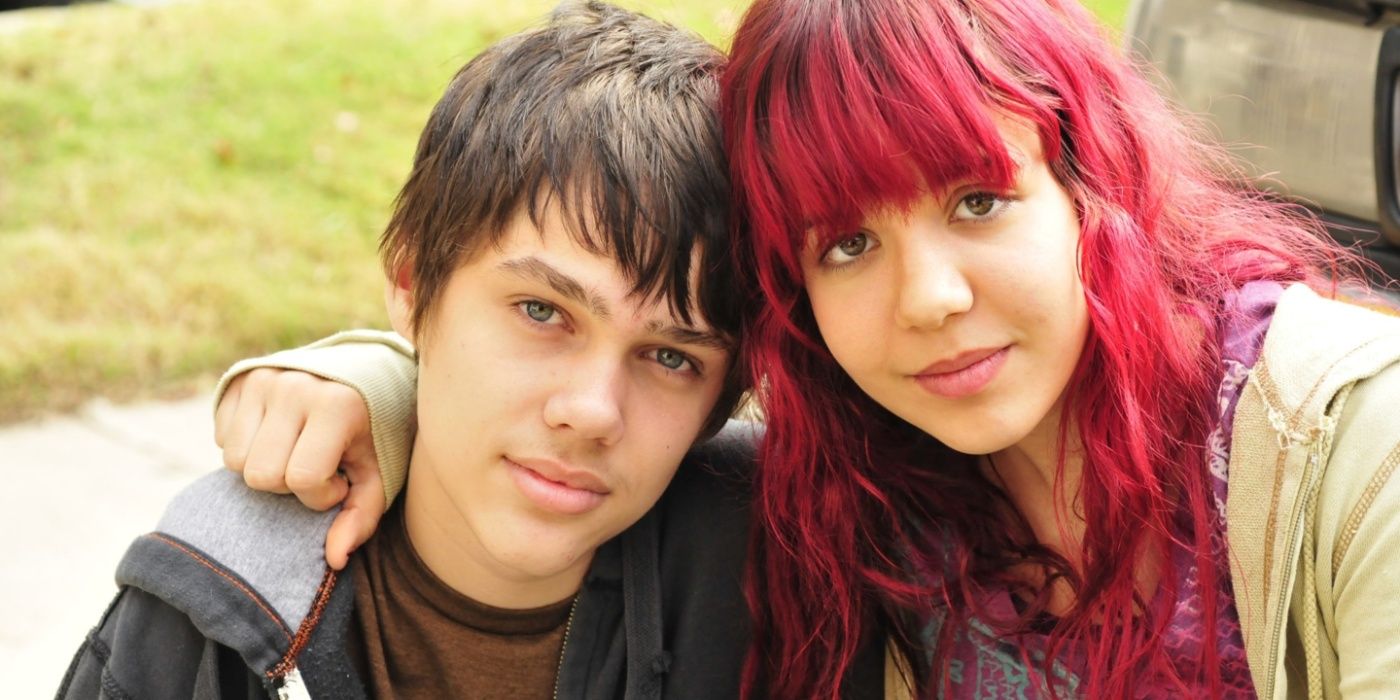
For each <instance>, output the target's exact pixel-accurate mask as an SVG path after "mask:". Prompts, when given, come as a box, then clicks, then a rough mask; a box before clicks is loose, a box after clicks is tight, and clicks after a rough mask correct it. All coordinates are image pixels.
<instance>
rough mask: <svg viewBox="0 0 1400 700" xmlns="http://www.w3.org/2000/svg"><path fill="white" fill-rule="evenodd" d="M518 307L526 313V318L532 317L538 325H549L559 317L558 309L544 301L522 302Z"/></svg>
mask: <svg viewBox="0 0 1400 700" xmlns="http://www.w3.org/2000/svg"><path fill="white" fill-rule="evenodd" d="M517 306H519V307H520V310H521V311H524V312H525V315H526V316H529V317H530V320H532V321H535V322H537V323H549V322H551V321H553V320H554V318H555V317H556V316H558V315H559V310H558V309H556V308H554V307H553V306H550V305H549V304H546V303H544V302H542V301H535V300H531V301H522V302H520V303H519V304H517Z"/></svg>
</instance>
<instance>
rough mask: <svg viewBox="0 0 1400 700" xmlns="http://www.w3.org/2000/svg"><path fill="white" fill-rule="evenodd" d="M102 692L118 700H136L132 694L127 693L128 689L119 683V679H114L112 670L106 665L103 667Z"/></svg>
mask: <svg viewBox="0 0 1400 700" xmlns="http://www.w3.org/2000/svg"><path fill="white" fill-rule="evenodd" d="M100 683H101V685H102V692H103V693H104V694H106V695H110V696H112V697H113V698H116V700H135V699H134V698H133V697H132V695H131V693H128V692H126V688H123V687H121V685H119V684H118V683H117V679H116V678H113V677H112V669H111V667H109V666H107V665H106V664H105V663H104V664H103V665H102V679H101V681H100Z"/></svg>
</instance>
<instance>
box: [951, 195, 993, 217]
mask: <svg viewBox="0 0 1400 700" xmlns="http://www.w3.org/2000/svg"><path fill="white" fill-rule="evenodd" d="M1005 205H1006V200H1005V199H1002V198H1001V197H998V196H997V195H995V194H992V193H991V192H974V193H972V194H970V195H968V196H966V197H963V198H962V201H960V202H958V208H957V211H955V212H953V218H955V219H988V218H991V217H992V216H994V215H995V214H996V213H997V212H1000V211H1001V208H1002V207H1003V206H1005Z"/></svg>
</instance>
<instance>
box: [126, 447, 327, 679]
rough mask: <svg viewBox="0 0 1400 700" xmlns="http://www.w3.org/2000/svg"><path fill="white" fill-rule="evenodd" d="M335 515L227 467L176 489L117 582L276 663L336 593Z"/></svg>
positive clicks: (254, 660)
mask: <svg viewBox="0 0 1400 700" xmlns="http://www.w3.org/2000/svg"><path fill="white" fill-rule="evenodd" d="M334 516H335V513H334V511H331V512H326V513H318V512H315V511H311V510H309V509H307V508H305V507H304V506H302V505H301V503H300V502H298V501H297V500H296V499H295V498H293V497H291V496H277V495H273V494H267V493H261V492H257V491H253V490H252V489H249V488H247V487H246V486H244V485H243V482H242V480H241V479H240V478H239V477H238V476H237V475H236V474H233V473H230V472H226V471H222V470H221V471H219V472H215V473H212V474H209V475H208V476H205V477H203V478H201V479H199V480H198V481H196V482H195V483H193V484H191V485H190V486H189V487H187V488H186V489H185V490H184V491H182V492H181V493H180V494H179V495H177V496H176V497H175V499H174V500H172V501H171V503H170V505H169V506H168V508H167V509H166V512H165V514H164V515H163V516H162V518H161V520H160V523H159V525H158V526H157V527H156V530H155V531H153V532H151V533H148V534H146V535H144V536H142V537H140V538H138V539H137V540H136V541H135V542H133V543H132V545H131V547H130V548H129V549H128V550H127V552H126V554H125V556H124V557H123V558H122V561H121V563H120V564H119V565H118V568H117V583H118V584H119V585H121V586H123V587H125V588H128V589H134V590H136V591H140V592H141V593H142V594H143V595H149V596H152V597H154V598H155V599H157V600H159V601H161V602H162V603H163V604H164V605H167V606H169V607H171V608H173V609H175V610H177V611H179V612H180V613H181V614H183V615H185V616H186V617H188V618H189V620H190V621H191V622H192V624H193V625H194V626H195V627H196V628H197V629H199V630H200V631H201V633H203V634H204V636H205V637H207V638H209V639H211V640H213V641H215V642H217V643H219V644H222V645H224V646H227V647H230V648H232V649H235V650H237V651H238V652H239V654H241V655H242V656H243V657H244V658H245V660H247V661H248V663H249V664H250V665H251V666H253V667H255V668H271V667H273V666H274V665H276V663H277V662H278V661H280V660H281V658H282V657H283V655H284V654H285V653H287V652H288V650H289V649H290V648H291V647H292V642H293V640H294V638H295V637H296V635H297V633H298V631H299V630H300V628H301V626H302V623H303V622H304V621H305V620H306V619H307V618H308V617H309V616H310V615H311V614H312V612H313V610H314V609H315V605H316V603H317V602H318V601H319V600H320V599H321V597H323V596H328V595H329V590H330V587H331V586H332V585H333V582H334V579H333V578H332V577H329V576H328V575H327V573H328V571H329V570H328V568H327V566H326V563H325V558H324V542H325V536H326V531H327V530H328V529H329V527H330V523H331V520H332V519H333V518H334Z"/></svg>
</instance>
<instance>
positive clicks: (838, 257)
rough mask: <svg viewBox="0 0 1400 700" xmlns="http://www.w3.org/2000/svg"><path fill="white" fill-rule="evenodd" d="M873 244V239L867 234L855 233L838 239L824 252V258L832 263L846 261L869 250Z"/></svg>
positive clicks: (836, 263) (837, 263) (838, 263)
mask: <svg viewBox="0 0 1400 700" xmlns="http://www.w3.org/2000/svg"><path fill="white" fill-rule="evenodd" d="M873 246H874V241H873V240H871V238H870V236H869V235H868V234H864V233H857V234H856V235H854V236H851V237H850V238H844V239H842V240H839V241H837V242H836V245H833V246H831V249H830V250H828V251H827V252H826V255H825V260H826V262H827V263H829V264H833V265H840V264H842V263H848V262H850V261H852V260H855V259H856V258H858V257H860V256H862V255H864V254H866V253H868V252H870V249H871V248H872V247H873Z"/></svg>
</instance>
